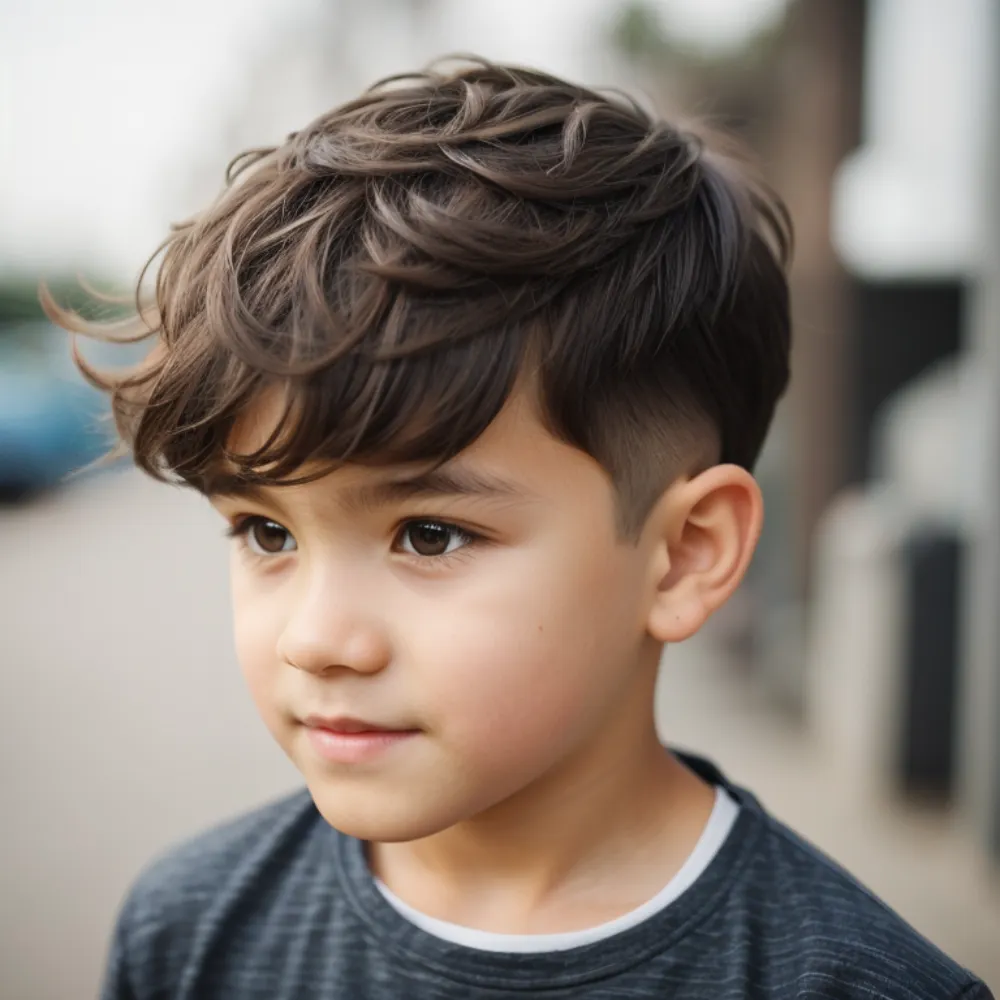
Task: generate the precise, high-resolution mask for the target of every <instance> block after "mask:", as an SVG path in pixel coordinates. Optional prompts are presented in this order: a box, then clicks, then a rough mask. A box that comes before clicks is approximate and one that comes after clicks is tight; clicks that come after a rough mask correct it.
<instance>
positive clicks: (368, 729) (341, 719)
mask: <svg viewBox="0 0 1000 1000" xmlns="http://www.w3.org/2000/svg"><path fill="white" fill-rule="evenodd" d="M302 723H303V725H305V726H308V727H309V728H310V729H325V730H326V731H327V732H331V733H340V734H342V735H347V736H353V735H358V734H361V733H408V732H415V730H414V729H411V728H408V727H405V726H403V727H400V726H383V725H381V724H380V723H377V722H368V721H367V720H366V719H357V718H355V717H354V716H351V715H336V716H324V715H308V716H306V718H305V719H303V720H302Z"/></svg>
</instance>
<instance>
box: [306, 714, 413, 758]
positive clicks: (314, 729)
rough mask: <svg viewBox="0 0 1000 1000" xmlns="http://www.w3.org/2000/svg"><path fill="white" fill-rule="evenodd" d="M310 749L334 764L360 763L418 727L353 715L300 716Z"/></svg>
mask: <svg viewBox="0 0 1000 1000" xmlns="http://www.w3.org/2000/svg"><path fill="white" fill-rule="evenodd" d="M302 724H303V726H304V727H305V730H306V735H307V737H308V739H309V742H310V744H311V745H312V747H313V749H314V750H315V751H316V752H317V753H318V754H319V755H320V756H321V757H323V758H324V759H325V760H328V761H331V762H333V763H336V764H360V763H363V762H365V761H369V760H372V759H374V758H375V757H378V756H380V755H381V754H382V753H384V752H386V751H387V750H389V749H391V748H392V747H393V746H395V745H396V744H398V743H401V742H403V741H405V740H407V739H409V738H410V737H412V736H416V735H417V734H418V733H419V732H420V730H418V729H395V728H393V727H392V726H383V725H380V724H379V723H376V722H369V721H367V720H365V719H356V718H353V717H352V716H344V715H340V716H335V717H325V716H319V715H310V716H307V717H306V718H305V719H304V720H303V723H302Z"/></svg>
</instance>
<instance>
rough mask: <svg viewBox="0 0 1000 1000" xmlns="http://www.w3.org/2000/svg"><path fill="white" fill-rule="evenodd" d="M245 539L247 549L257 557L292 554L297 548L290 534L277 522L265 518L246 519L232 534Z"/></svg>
mask: <svg viewBox="0 0 1000 1000" xmlns="http://www.w3.org/2000/svg"><path fill="white" fill-rule="evenodd" d="M234 533H235V534H242V535H243V536H244V537H245V538H246V543H247V548H249V549H250V551H251V552H254V553H256V554H257V555H259V556H274V555H278V554H279V553H281V552H293V551H294V550H295V549H296V548H297V547H298V546H297V545H296V543H295V539H294V538H293V537H292V535H291V532H289V531H288V529H287V528H283V527H282V526H281V525H280V524H278V522H277V521H269V520H268V519H267V518H265V517H248V518H247V519H246V520H245V521H243V522H242V523H241V524H239V525H238V526H237V528H236V530H235V532H234Z"/></svg>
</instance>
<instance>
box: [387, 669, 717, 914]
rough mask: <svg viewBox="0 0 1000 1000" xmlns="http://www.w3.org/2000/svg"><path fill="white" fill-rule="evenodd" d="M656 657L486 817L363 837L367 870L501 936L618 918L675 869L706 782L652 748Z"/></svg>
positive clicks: (655, 744) (699, 817) (696, 825)
mask: <svg viewBox="0 0 1000 1000" xmlns="http://www.w3.org/2000/svg"><path fill="white" fill-rule="evenodd" d="M655 676H656V670H655V663H654V664H653V665H652V668H651V669H649V670H644V671H643V676H641V677H640V678H639V679H638V681H639V682H638V683H637V685H636V689H635V690H634V691H633V692H630V694H629V697H628V699H627V702H628V704H626V705H624V706H623V710H622V711H621V712H619V713H617V717H616V718H613V719H611V720H609V725H608V726H607V727H605V729H604V731H603V732H602V733H601V735H600V737H599V738H598V739H597V740H595V741H594V742H593V743H592V744H591V745H590V746H588V747H587V748H585V749H584V750H583V751H582V752H580V753H578V754H577V755H575V756H574V757H573V758H572V759H571V760H569V761H567V762H565V764H564V765H562V766H561V767H560V768H559V769H557V770H556V771H554V772H552V773H550V774H549V775H547V776H545V777H544V778H543V779H541V780H539V781H538V782H536V783H535V784H534V785H532V786H530V787H529V788H527V789H525V790H523V791H522V792H520V793H518V795H516V796H514V797H512V798H511V799H508V800H506V801H505V802H502V803H500V804H498V805H496V806H494V807H493V808H491V809H490V810H488V811H487V812H485V813H482V814H480V815H479V816H476V817H474V818H472V819H469V820H466V821H464V822H462V823H459V824H456V825H455V826H453V827H450V828H448V829H447V830H443V831H441V832H440V833H438V834H434V835H433V836H430V837H426V838H424V839H422V840H418V841H411V842H407V843H392V844H371V845H369V861H370V864H371V867H372V870H373V873H374V874H375V875H376V876H377V877H378V878H380V879H381V880H382V881H383V883H385V885H386V886H387V887H388V888H389V890H390V891H392V892H393V893H394V894H395V895H397V896H398V897H399V898H401V899H402V900H403V901H404V902H406V903H409V904H410V905H411V906H413V907H414V908H416V909H417V910H420V911H421V912H423V913H425V914H427V915H428V916H432V917H437V918H438V919H441V920H446V921H449V922H452V923H457V924H463V925H465V926H470V927H477V928H479V929H482V930H491V931H496V932H499V933H558V932H562V931H568V930H576V929H581V928H583V927H590V926H594V925H596V924H598V923H602V922H604V921H606V920H611V919H614V918H615V917H616V916H620V915H621V914H623V913H626V912H628V911H629V910H631V909H634V908H635V907H636V906H639V905H641V904H642V903H643V902H645V901H646V900H648V899H650V898H652V896H654V895H655V894H656V893H657V892H658V891H659V890H660V889H662V888H663V886H665V885H666V884H667V883H668V882H669V881H670V879H671V878H672V877H673V875H674V874H676V873H677V871H678V870H679V869H680V867H681V865H683V863H684V861H685V860H686V859H687V857H688V855H689V854H690V853H691V851H692V850H693V848H694V846H695V844H696V843H697V841H698V838H699V836H700V835H701V832H702V831H703V829H704V827H705V824H706V822H707V821H708V818H709V816H710V815H711V811H712V806H713V804H714V793H713V791H712V789H711V788H710V787H709V786H708V785H707V784H705V783H704V782H703V781H702V780H701V779H700V778H698V777H697V776H695V775H694V774H693V773H692V772H691V771H690V770H689V769H688V768H687V767H685V766H684V765H683V764H682V763H681V762H680V761H678V760H677V759H676V758H675V757H674V756H673V755H672V754H670V753H668V752H667V751H665V750H664V749H663V748H662V746H661V745H660V742H659V739H658V736H657V733H656V729H655V726H654V722H653V716H652V704H653V688H654V686H655Z"/></svg>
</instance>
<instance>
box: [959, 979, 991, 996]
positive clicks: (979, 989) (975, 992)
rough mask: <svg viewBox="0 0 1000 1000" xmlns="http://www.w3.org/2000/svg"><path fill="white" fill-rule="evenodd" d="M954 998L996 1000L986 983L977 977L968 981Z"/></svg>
mask: <svg viewBox="0 0 1000 1000" xmlns="http://www.w3.org/2000/svg"><path fill="white" fill-rule="evenodd" d="M955 1000H996V998H995V997H994V996H993V994H992V993H991V992H990V988H989V987H988V986H987V985H986V983H984V982H981V981H980V980H978V979H977V980H976V981H975V982H974V983H969V985H968V986H966V988H965V989H964V990H962V992H961V993H959V994H958V996H957V997H956V998H955Z"/></svg>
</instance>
